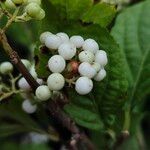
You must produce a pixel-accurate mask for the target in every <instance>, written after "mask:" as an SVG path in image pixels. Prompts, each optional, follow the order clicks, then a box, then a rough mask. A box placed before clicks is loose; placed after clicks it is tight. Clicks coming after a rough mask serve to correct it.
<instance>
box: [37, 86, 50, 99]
mask: <svg viewBox="0 0 150 150" xmlns="http://www.w3.org/2000/svg"><path fill="white" fill-rule="evenodd" d="M35 95H36V97H37V98H38V99H39V100H41V101H46V100H48V99H49V98H50V97H51V95H52V93H51V91H50V90H49V88H48V86H46V85H41V86H39V87H38V88H37V89H36V91H35Z"/></svg>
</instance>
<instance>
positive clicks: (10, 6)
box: [5, 0, 16, 9]
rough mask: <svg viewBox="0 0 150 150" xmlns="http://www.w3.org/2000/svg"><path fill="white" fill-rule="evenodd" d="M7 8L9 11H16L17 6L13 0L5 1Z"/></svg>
mask: <svg viewBox="0 0 150 150" xmlns="http://www.w3.org/2000/svg"><path fill="white" fill-rule="evenodd" d="M5 6H6V7H7V8H8V9H14V8H16V6H15V4H14V3H13V2H12V0H6V1H5Z"/></svg>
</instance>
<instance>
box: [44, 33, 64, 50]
mask: <svg viewBox="0 0 150 150" xmlns="http://www.w3.org/2000/svg"><path fill="white" fill-rule="evenodd" d="M61 43H62V42H61V38H60V37H59V36H57V35H53V34H52V35H49V36H47V37H46V39H45V45H46V47H47V48H49V49H58V47H59V46H60V45H61Z"/></svg>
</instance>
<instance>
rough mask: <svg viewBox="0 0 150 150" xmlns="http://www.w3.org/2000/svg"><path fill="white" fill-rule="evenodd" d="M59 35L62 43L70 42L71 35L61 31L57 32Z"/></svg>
mask: <svg viewBox="0 0 150 150" xmlns="http://www.w3.org/2000/svg"><path fill="white" fill-rule="evenodd" d="M56 35H57V36H58V37H60V39H61V41H62V43H65V42H68V41H69V36H68V35H67V34H66V33H63V32H59V33H57V34H56Z"/></svg>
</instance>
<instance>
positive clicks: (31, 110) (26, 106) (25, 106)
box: [22, 99, 37, 114]
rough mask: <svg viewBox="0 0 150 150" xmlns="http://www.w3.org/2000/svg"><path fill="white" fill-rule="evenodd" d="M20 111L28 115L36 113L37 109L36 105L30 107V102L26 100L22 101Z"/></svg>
mask: <svg viewBox="0 0 150 150" xmlns="http://www.w3.org/2000/svg"><path fill="white" fill-rule="evenodd" d="M22 109H23V110H24V111H25V112H26V113H28V114H32V113H34V112H35V111H36V109H37V105H32V104H31V102H30V100H28V99H26V100H24V101H23V103H22Z"/></svg>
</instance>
